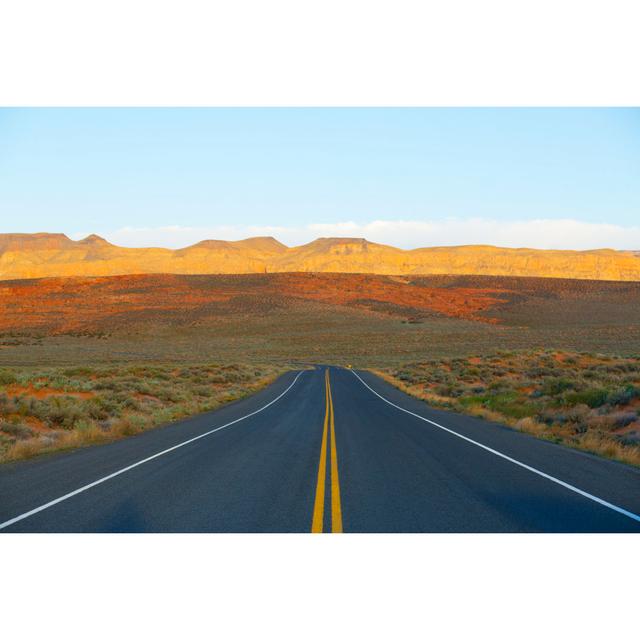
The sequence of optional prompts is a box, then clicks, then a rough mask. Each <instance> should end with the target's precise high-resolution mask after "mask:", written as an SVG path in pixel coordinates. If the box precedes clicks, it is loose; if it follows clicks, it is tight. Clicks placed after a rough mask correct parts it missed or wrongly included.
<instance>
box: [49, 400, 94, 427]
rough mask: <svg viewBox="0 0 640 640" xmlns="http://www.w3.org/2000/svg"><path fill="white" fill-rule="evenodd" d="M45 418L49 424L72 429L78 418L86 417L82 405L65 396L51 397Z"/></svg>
mask: <svg viewBox="0 0 640 640" xmlns="http://www.w3.org/2000/svg"><path fill="white" fill-rule="evenodd" d="M47 404H48V409H47V411H46V414H45V415H46V417H45V420H46V422H48V423H49V424H50V425H53V426H57V427H61V428H63V429H73V428H74V427H75V425H76V423H78V422H79V421H80V420H82V419H84V418H86V414H85V412H84V410H83V409H84V407H82V405H80V404H79V403H78V402H77V401H75V400H74V399H73V398H69V397H67V396H62V397H55V398H51V399H50V400H49V401H48V403H47Z"/></svg>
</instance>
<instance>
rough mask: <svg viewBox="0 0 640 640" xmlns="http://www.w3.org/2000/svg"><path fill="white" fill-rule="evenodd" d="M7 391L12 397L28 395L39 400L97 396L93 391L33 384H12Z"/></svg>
mask: <svg viewBox="0 0 640 640" xmlns="http://www.w3.org/2000/svg"><path fill="white" fill-rule="evenodd" d="M5 392H6V394H7V395H8V396H11V397H17V396H21V395H27V396H31V397H32V398H38V399H39V400H42V399H43V398H50V397H51V396H71V397H72V398H81V399H86V398H93V396H95V393H93V391H62V390H60V389H50V388H48V387H44V388H42V389H36V388H35V387H34V386H33V385H31V384H30V385H28V386H26V387H21V386H19V385H16V384H12V385H10V386H8V387H7V388H6V390H5Z"/></svg>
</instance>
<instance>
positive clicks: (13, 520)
mask: <svg viewBox="0 0 640 640" xmlns="http://www.w3.org/2000/svg"><path fill="white" fill-rule="evenodd" d="M303 373H304V371H301V372H300V373H299V374H298V375H297V376H296V377H295V378H294V379H293V382H292V383H291V384H290V385H289V386H288V387H287V388H286V389H285V390H284V391H283V392H282V393H281V394H280V395H279V396H278V397H277V398H274V399H273V400H272V401H271V402H269V403H267V404H265V405H264V406H263V407H260V409H257V410H256V411H254V412H252V413H248V414H247V415H246V416H242V417H241V418H237V419H236V420H232V421H231V422H227V424H223V425H222V426H221V427H216V428H215V429H211V431H207V432H206V433H201V434H200V435H199V436H196V437H195V438H190V439H189V440H185V441H184V442H180V443H179V444H176V445H174V446H173V447H169V448H168V449H164V450H163V451H160V452H158V453H154V454H153V455H152V456H149V457H148V458H144V459H143V460H138V462H134V463H133V464H130V465H129V466H128V467H124V468H123V469H119V470H118V471H114V472H113V473H110V474H109V475H108V476H104V478H100V479H99V480H95V481H94V482H91V483H89V484H85V485H84V486H82V487H80V488H79V489H76V490H75V491H71V492H70V493H65V494H64V495H63V496H60V497H59V498H56V499H55V500H51V502H47V503H46V504H43V505H41V506H39V507H36V508H35V509H31V511H27V512H26V513H23V514H21V515H19V516H16V517H15V518H11V520H7V521H6V522H2V523H0V529H6V528H7V527H10V526H11V525H12V524H15V523H16V522H20V520H24V519H25V518H29V517H31V516H33V515H35V514H36V513H40V511H44V510H45V509H49V508H50V507H53V506H54V505H56V504H58V503H59V502H63V501H64V500H68V499H69V498H72V497H73V496H77V495H78V494H79V493H82V492H84V491H87V490H88V489H91V488H92V487H95V486H96V485H99V484H102V483H103V482H106V481H107V480H111V478H115V477H116V476H119V475H120V474H122V473H126V472H127V471H130V470H131V469H135V467H139V466H140V465H141V464H144V463H145V462H149V461H150V460H153V459H155V458H159V457H160V456H163V455H164V454H165V453H169V452H170V451H175V450H176V449H179V448H180V447H184V446H185V445H187V444H190V443H192V442H195V441H196V440H200V438H206V437H207V436H210V435H211V434H212V433H215V432H216V431H220V430H221V429H226V428H227V427H230V426H231V425H232V424H236V423H237V422H240V421H241V420H246V419H247V418H250V417H251V416H255V415H256V413H260V412H261V411H264V410H265V409H266V408H267V407H270V406H271V405H272V404H273V403H274V402H277V401H278V400H280V398H282V396H284V395H285V393H287V392H288V391H289V389H291V387H293V385H294V384H295V383H296V382H297V380H298V378H299V377H300V376H301V375H302V374H303Z"/></svg>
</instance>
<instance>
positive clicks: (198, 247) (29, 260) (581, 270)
mask: <svg viewBox="0 0 640 640" xmlns="http://www.w3.org/2000/svg"><path fill="white" fill-rule="evenodd" d="M298 271H302V272H318V273H323V272H324V273H329V272H332V273H374V274H382V275H432V274H453V275H456V274H458V275H461V274H464V275H496V276H530V277H548V278H578V279H587V280H627V281H640V256H639V255H638V253H637V252H632V251H613V250H611V249H599V250H594V251H542V250H535V249H506V248H499V247H491V246H483V245H470V246H460V247H431V248H425V249H413V250H410V251H405V250H402V249H397V248H395V247H391V246H388V245H383V244H376V243H373V242H369V241H367V240H364V239H362V238H319V239H317V240H314V241H313V242H310V243H308V244H305V245H302V246H299V247H292V248H289V247H286V246H285V245H283V244H282V243H280V242H278V241H277V240H275V239H274V238H249V239H247V240H240V241H236V242H229V241H224V240H205V241H203V242H199V243H198V244H195V245H193V246H190V247H186V248H184V249H178V250H171V249H160V248H145V249H132V248H124V247H118V246H115V245H113V244H110V243H109V242H107V241H106V240H104V239H102V238H100V237H99V236H95V235H91V236H89V237H87V238H85V239H84V240H79V241H74V240H71V239H69V238H68V237H67V236H65V235H63V234H50V233H36V234H0V280H11V279H21V278H41V277H51V276H111V275H130V274H149V273H172V274H238V273H277V272H298Z"/></svg>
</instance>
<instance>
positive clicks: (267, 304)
mask: <svg viewBox="0 0 640 640" xmlns="http://www.w3.org/2000/svg"><path fill="white" fill-rule="evenodd" d="M504 293H505V291H504V290H501V289H499V288H495V289H488V288H487V289H485V288H470V287H456V286H451V287H444V286H442V287H438V286H427V285H425V284H423V283H421V282H419V281H417V280H415V279H414V280H412V279H411V278H410V277H403V278H397V277H391V276H376V275H358V274H356V275H352V274H313V273H283V274H257V275H241V276H229V275H224V276H181V275H138V276H135V275H134V276H112V277H104V278H45V279H40V280H13V281H5V282H3V283H1V285H0V331H12V330H14V331H21V332H24V331H33V330H36V331H41V332H43V333H54V334H55V333H72V332H82V331H92V330H96V329H99V328H101V327H105V326H108V325H110V324H115V325H116V326H120V325H122V324H123V323H124V324H127V323H129V322H135V321H149V320H163V319H167V320H173V321H174V322H178V323H180V322H185V318H186V317H187V315H188V314H190V316H189V317H193V316H194V314H195V315H196V316H197V317H198V318H201V317H216V316H217V315H219V314H224V315H229V314H242V313H265V312H268V311H269V310H270V309H271V308H273V307H277V306H280V307H281V306H283V305H284V306H286V305H291V304H295V303H296V301H315V302H319V303H326V304H331V305H337V306H345V307H349V308H353V307H357V308H360V309H364V310H368V311H372V312H378V313H384V314H387V315H395V316H399V317H404V318H409V319H410V320H416V318H417V320H416V321H419V318H420V316H421V315H424V314H425V313H437V314H442V315H444V316H448V317H453V318H464V319H467V320H479V321H482V322H488V323H497V322H498V320H496V319H495V318H491V317H486V316H483V315H482V314H483V312H485V311H488V310H490V309H492V308H493V307H495V306H497V305H500V304H503V303H504V302H506V298H505V296H504V295H503V294H504Z"/></svg>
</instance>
